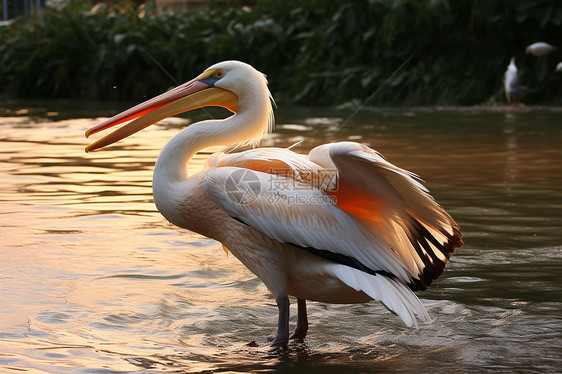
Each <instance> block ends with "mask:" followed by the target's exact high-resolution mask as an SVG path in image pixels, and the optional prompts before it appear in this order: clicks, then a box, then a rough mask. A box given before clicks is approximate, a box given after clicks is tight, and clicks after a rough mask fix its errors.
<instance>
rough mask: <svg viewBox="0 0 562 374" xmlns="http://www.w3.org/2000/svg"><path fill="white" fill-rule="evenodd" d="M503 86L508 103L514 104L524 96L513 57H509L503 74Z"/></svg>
mask: <svg viewBox="0 0 562 374" xmlns="http://www.w3.org/2000/svg"><path fill="white" fill-rule="evenodd" d="M503 86H504V89H505V97H506V98H507V102H508V103H509V104H516V103H517V101H518V100H519V98H521V97H525V93H524V92H523V87H522V86H521V83H520V82H519V75H518V73H517V66H515V57H512V58H511V61H510V62H509V65H508V66H507V70H506V71H505V74H504V75H503Z"/></svg>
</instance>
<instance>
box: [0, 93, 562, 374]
mask: <svg viewBox="0 0 562 374" xmlns="http://www.w3.org/2000/svg"><path fill="white" fill-rule="evenodd" d="M118 109H119V110H120V109H125V106H123V105H122V104H115V105H113V106H112V107H107V104H104V105H98V104H96V103H89V104H84V103H66V104H61V103H12V104H10V105H4V106H3V107H2V108H0V142H1V143H0V144H1V147H0V235H1V236H0V249H1V251H0V305H1V307H0V371H2V372H17V371H25V370H29V371H31V372H54V373H110V372H111V373H114V372H147V373H152V372H190V373H191V372H201V373H210V372H228V373H238V372H260V373H264V372H276V371H280V372H295V373H372V372H385V373H387V372H412V373H414V372H415V373H418V372H436V373H441V372H447V373H450V372H453V373H455V372H462V373H464V372H467V371H487V372H513V371H515V372H557V371H558V372H560V371H562V311H561V310H562V281H561V274H562V237H561V232H562V110H560V109H555V108H488V109H484V108H450V109H439V108H435V109H388V110H387V109H363V110H361V111H359V112H358V113H356V114H353V113H351V112H350V111H336V110H333V109H326V108H290V109H284V110H280V111H278V113H277V129H276V132H275V134H274V135H272V136H270V137H268V138H267V139H266V140H265V141H264V142H263V143H262V146H272V145H275V146H289V145H292V144H294V143H295V142H298V141H301V140H302V142H301V143H300V144H299V145H297V146H296V147H295V149H296V150H297V151H300V152H307V151H308V150H309V149H311V148H312V147H314V146H316V145H318V144H321V143H325V142H329V141H334V140H354V141H358V142H362V143H365V144H367V145H369V146H371V147H373V148H374V149H377V150H378V151H380V152H381V153H383V154H384V155H385V157H386V158H387V159H388V160H389V161H391V162H393V163H395V164H397V165H399V166H401V167H403V168H406V169H408V170H411V171H413V172H415V173H417V174H419V175H420V176H421V177H422V178H423V179H424V180H425V182H426V185H427V186H428V187H429V189H430V190H431V192H432V194H433V195H434V196H435V197H436V199H437V200H438V201H439V202H440V203H441V204H442V205H443V206H444V207H445V208H446V209H447V211H448V212H449V213H450V214H451V215H452V216H453V217H454V218H455V220H456V221H457V222H458V223H459V225H460V227H461V228H462V230H463V234H464V242H465V246H464V247H463V248H461V249H460V250H459V251H458V253H457V254H456V255H454V256H453V257H452V260H451V263H450V264H449V265H448V267H447V270H446V272H445V274H444V275H443V276H442V277H441V278H440V279H439V280H438V281H436V282H435V283H434V285H433V286H432V287H431V288H430V289H429V290H428V291H426V292H423V293H420V294H419V296H420V298H421V299H422V301H423V303H424V304H425V306H426V307H427V309H428V311H429V314H430V315H431V317H432V321H431V323H428V324H424V325H422V326H421V327H420V328H419V329H418V330H416V329H410V328H407V327H406V326H404V325H403V324H402V322H401V321H400V320H399V319H398V318H397V317H395V316H393V315H391V314H390V313H388V312H387V311H386V310H385V309H384V307H382V306H381V305H380V304H378V303H375V302H372V303H368V304H358V305H326V304H321V303H313V302H310V303H309V318H310V322H311V326H310V330H309V336H308V338H307V339H306V342H305V343H303V344H296V343H293V344H291V345H290V346H289V349H288V350H287V351H286V352H270V351H269V350H268V346H267V344H268V342H267V339H266V336H268V335H271V334H273V333H274V332H275V330H276V322H277V308H276V307H275V302H274V300H273V299H272V297H271V296H270V294H269V293H268V291H267V289H266V288H265V287H264V286H263V284H262V283H261V282H260V281H259V280H258V279H257V278H256V277H255V276H254V275H252V274H251V273H250V272H249V271H248V270H246V269H245V268H244V266H242V265H241V264H240V263H239V262H238V261H237V260H236V259H235V258H234V257H232V256H228V255H227V254H225V252H223V250H222V248H221V246H220V245H219V244H218V243H217V242H215V241H213V240H210V239H207V238H205V237H203V236H200V235H198V234H195V233H192V232H188V231H186V230H180V229H177V228H175V227H173V226H171V225H170V224H169V223H168V222H166V220H165V219H163V218H162V217H161V216H160V214H159V213H158V212H157V211H156V209H155V207H154V205H153V202H152V194H151V177H152V168H153V165H154V161H155V159H156V156H157V154H158V151H159V149H161V147H162V146H163V145H164V144H165V143H166V141H167V140H168V139H169V138H170V137H172V136H173V135H174V134H175V133H176V132H177V131H178V129H179V128H181V127H183V126H186V125H188V124H189V123H190V122H192V121H197V120H200V119H202V118H207V117H208V116H209V113H204V112H202V111H200V112H194V113H192V114H190V115H188V116H184V117H181V118H173V119H168V120H166V121H164V122H162V123H161V124H159V125H155V126H152V127H151V128H149V129H146V130H144V131H142V132H140V133H138V134H136V135H135V136H133V137H131V138H128V139H126V140H124V141H121V142H120V143H118V144H116V145H115V146H113V147H111V148H108V149H104V150H102V151H100V152H95V153H91V154H85V153H84V147H85V145H86V144H88V140H87V139H85V138H84V136H83V133H84V130H85V129H86V128H88V127H90V126H92V125H94V124H96V123H98V122H100V121H101V120H102V119H103V118H104V117H107V116H110V115H112V114H114V113H115V112H116V110H118ZM220 114H221V113H218V114H216V113H214V112H211V113H210V115H220ZM205 157H206V155H200V156H198V157H197V158H196V159H195V160H194V161H193V163H192V164H191V165H190V168H191V169H192V170H195V169H197V168H199V167H201V165H202V163H203V162H204V158H205ZM293 304H295V303H293ZM291 308H292V309H291V311H292V314H293V315H292V317H291V320H292V323H294V317H295V315H296V308H295V305H293V306H292V307H291ZM251 341H255V342H256V343H257V347H250V346H248V345H247V343H248V342H251Z"/></svg>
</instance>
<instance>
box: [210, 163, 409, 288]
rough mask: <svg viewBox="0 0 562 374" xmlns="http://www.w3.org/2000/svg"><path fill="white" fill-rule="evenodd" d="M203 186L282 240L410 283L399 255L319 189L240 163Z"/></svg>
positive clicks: (231, 211)
mask: <svg viewBox="0 0 562 374" xmlns="http://www.w3.org/2000/svg"><path fill="white" fill-rule="evenodd" d="M204 186H205V191H206V192H207V195H208V196H209V197H210V198H211V200H213V201H214V202H215V203H216V204H217V205H218V206H219V207H220V208H221V209H223V210H224V211H225V212H226V213H227V214H228V215H230V216H231V217H233V218H234V219H236V220H238V221H240V222H242V223H244V224H246V225H248V226H250V227H252V228H254V229H256V230H258V231H260V232H262V233H264V234H266V235H268V236H269V237H271V238H273V239H275V240H278V241H279V242H282V243H287V244H292V245H295V246H297V247H300V248H302V249H304V250H308V251H310V252H313V253H315V254H317V255H319V256H322V257H331V258H332V259H333V260H335V261H337V262H344V263H346V264H347V265H350V266H354V267H356V268H361V269H363V270H365V271H367V272H370V273H373V274H377V273H380V274H385V275H392V276H394V277H398V278H400V279H401V280H402V281H403V282H408V279H409V277H408V275H407V274H406V271H405V269H404V268H403V266H402V264H401V263H400V259H399V258H398V257H396V256H395V254H394V253H392V252H390V251H388V250H387V249H386V247H385V245H384V244H383V243H382V242H381V241H380V240H379V239H377V238H375V237H374V236H373V235H372V234H371V233H370V232H369V231H368V230H366V229H365V228H364V227H363V225H362V224H361V223H360V222H359V221H357V219H356V218H354V217H352V216H351V215H349V214H348V213H346V212H345V211H343V210H342V209H340V208H339V207H338V206H337V205H336V204H335V203H333V198H332V196H330V195H329V194H327V193H326V192H324V191H322V190H320V189H317V188H314V187H312V186H311V185H309V184H306V183H302V182H299V181H296V180H294V179H292V178H288V177H285V176H280V175H273V174H268V173H263V172H259V171H252V170H249V169H244V168H235V167H220V168H216V169H212V170H210V171H208V172H207V174H206V176H205V182H204Z"/></svg>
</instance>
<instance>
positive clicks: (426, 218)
mask: <svg viewBox="0 0 562 374" xmlns="http://www.w3.org/2000/svg"><path fill="white" fill-rule="evenodd" d="M309 158H310V159H311V160H312V161H313V162H314V163H316V164H318V165H321V166H324V167H325V168H332V169H335V170H337V178H338V179H337V188H335V189H334V190H332V191H327V192H328V193H330V194H331V195H332V196H334V197H335V199H336V201H337V204H338V206H339V207H340V208H342V209H343V210H345V211H346V212H348V213H349V214H351V215H353V216H354V217H356V218H357V219H359V220H360V221H361V222H363V224H364V225H365V226H366V227H369V230H370V231H371V232H372V233H373V235H374V236H376V237H378V238H380V239H381V241H383V242H384V244H385V245H386V247H387V249H388V250H389V251H392V252H394V253H396V255H397V256H398V257H399V258H400V259H401V262H402V264H403V265H404V267H405V268H406V269H407V270H408V272H409V274H410V280H411V281H412V282H413V284H414V286H413V289H414V290H425V289H427V287H429V285H430V284H431V282H432V281H433V280H435V279H437V278H438V277H439V276H440V275H441V274H442V272H443V270H444V268H445V264H446V263H447V262H448V260H449V258H450V257H451V255H452V254H453V253H454V252H455V249H456V248H458V247H460V246H462V239H461V233H460V229H459V227H458V225H457V224H456V223H455V221H454V220H453V219H452V218H451V217H450V216H449V215H448V214H447V213H446V212H445V210H444V209H443V208H442V207H441V206H439V204H437V202H436V201H435V200H434V199H433V197H432V196H431V195H430V194H429V191H428V190H427V189H426V188H425V187H424V186H423V185H422V184H421V182H420V180H419V178H418V177H417V176H416V175H415V174H413V173H411V172H409V171H407V170H404V169H401V168H398V167H396V166H395V165H393V164H391V163H390V162H388V161H386V160H385V159H384V158H383V157H382V156H381V155H380V154H379V153H378V152H376V151H374V150H372V149H370V148H368V147H366V146H364V145H361V144H358V143H354V142H340V143H332V144H325V145H322V146H319V147H316V148H314V149H313V150H312V151H311V152H310V154H309Z"/></svg>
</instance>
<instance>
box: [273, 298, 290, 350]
mask: <svg viewBox="0 0 562 374" xmlns="http://www.w3.org/2000/svg"><path fill="white" fill-rule="evenodd" d="M275 301H276V302H277V308H279V323H278V325H277V335H276V336H275V340H273V343H271V346H272V347H287V343H288V342H289V297H288V296H286V295H285V296H279V297H278V298H277V299H276V300H275Z"/></svg>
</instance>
